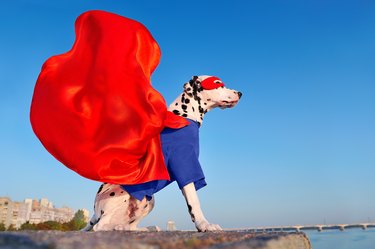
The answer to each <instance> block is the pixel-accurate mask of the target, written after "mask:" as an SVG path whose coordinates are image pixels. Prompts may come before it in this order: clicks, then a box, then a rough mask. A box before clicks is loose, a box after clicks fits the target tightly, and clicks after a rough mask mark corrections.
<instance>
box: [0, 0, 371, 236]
mask: <svg viewBox="0 0 375 249" xmlns="http://www.w3.org/2000/svg"><path fill="white" fill-rule="evenodd" d="M90 9H102V10H107V11H112V12H115V13H117V14H120V15H124V16H127V17H130V18H133V19H136V20H138V21H140V22H142V23H143V24H145V25H146V26H147V27H148V28H149V30H150V31H151V33H152V34H153V36H154V37H155V39H156V40H157V41H158V43H159V45H160V47H161V49H162V60H161V63H160V65H159V67H158V68H157V70H156V71H155V73H154V75H153V78H152V79H153V84H154V86H155V88H157V89H158V90H159V91H160V92H161V93H162V94H163V95H164V97H165V99H166V100H167V102H168V103H170V102H171V101H172V100H173V99H174V98H175V97H176V96H177V95H178V94H179V93H180V92H181V90H182V84H183V83H184V82H186V81H187V80H188V79H189V78H190V77H191V76H192V75H200V74H209V75H217V76H219V77H221V78H222V79H223V81H224V82H226V84H227V85H228V87H230V88H234V89H237V90H240V91H241V92H243V94H244V95H243V98H242V99H241V102H240V103H239V104H238V106H237V107H236V108H234V109H230V110H214V111H212V112H210V113H208V114H207V115H206V117H205V122H204V124H203V127H202V128H201V141H200V142H201V158H200V160H201V163H202V166H203V168H204V172H205V174H206V177H207V182H208V186H207V187H206V188H204V189H202V190H201V191H199V195H200V197H201V202H202V206H203V210H204V212H205V214H206V216H207V218H208V219H209V220H210V221H212V222H216V223H219V224H221V225H222V226H223V227H226V228H230V227H254V226H263V225H289V224H311V223H323V221H324V219H326V221H327V223H351V222H360V221H367V220H368V219H371V220H372V221H373V222H375V198H374V197H375V14H374V13H375V2H374V1H370V0H352V1H345V0H343V1H331V0H318V1H307V0H306V1H299V0H295V1H293V0H286V1H281V0H280V1H276V0H274V1H271V0H262V1H260V0H259V1H245V0H242V1H239V0H232V1H198V0H192V1H162V0H158V1H155V0H153V1H151V0H137V1H128V0H106V1H104V0H102V1H99V0H90V1H83V0H74V1H73V0H55V1H49V0H2V1H1V3H0V30H1V39H0V84H1V90H0V101H1V104H0V117H1V122H0V153H1V156H0V166H1V171H0V172H1V173H0V174H1V175H0V176H1V177H0V196H4V195H5V196H9V197H11V198H12V199H14V200H23V199H24V198H41V197H46V198H48V199H50V200H51V201H53V202H54V203H55V204H56V205H57V206H62V205H68V206H71V207H73V208H87V209H89V210H90V211H92V207H93V200H94V197H95V193H96V191H97V188H98V185H99V184H98V183H96V182H93V181H90V180H87V179H84V178H82V177H80V176H78V175H77V174H75V173H74V172H72V171H70V170H68V169H67V168H65V167H64V166H63V165H61V164H60V163H59V162H57V161H56V160H55V159H54V158H53V157H52V156H50V155H49V154H48V153H47V151H46V150H45V149H44V148H43V147H42V145H41V144H40V142H39V140H38V139H37V138H36V136H35V135H34V134H33V132H32V130H31V126H30V122H29V107H30V101H31V97H32V93H33V88H34V84H35V81H36V79H37V77H38V74H39V72H40V68H41V66H42V64H43V62H44V61H45V60H46V59H47V58H48V57H50V56H52V55H55V54H60V53H63V52H66V51H68V50H69V49H70V47H71V46H72V44H73V41H74V38H75V37H74V21H75V19H76V17H77V16H78V15H79V14H80V13H82V12H84V11H86V10H90ZM169 219H172V220H175V221H176V224H177V227H178V228H184V229H192V228H193V224H192V223H191V221H190V218H189V215H188V213H187V208H186V207H185V202H184V200H183V198H182V196H181V194H180V191H179V190H178V187H177V185H176V184H173V185H172V186H169V187H168V188H166V189H165V190H163V191H162V192H160V193H158V194H157V195H156V207H155V209H154V211H153V212H152V214H151V215H150V216H149V217H147V218H146V220H145V221H144V222H143V225H152V224H156V225H159V226H161V227H163V228H164V227H165V224H166V221H167V220H169Z"/></svg>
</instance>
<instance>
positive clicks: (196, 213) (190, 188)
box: [182, 183, 222, 232]
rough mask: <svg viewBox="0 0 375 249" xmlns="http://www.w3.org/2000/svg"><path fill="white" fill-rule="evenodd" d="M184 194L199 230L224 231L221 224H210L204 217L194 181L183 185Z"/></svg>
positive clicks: (192, 218)
mask: <svg viewBox="0 0 375 249" xmlns="http://www.w3.org/2000/svg"><path fill="white" fill-rule="evenodd" d="M182 194H183V195H184V197H185V200H186V204H187V205H188V208H189V213H190V216H191V220H192V221H193V222H194V223H195V227H196V228H197V229H198V231H199V232H207V231H222V229H221V227H220V226H219V225H216V224H210V223H209V222H208V221H207V220H206V218H205V217H204V215H203V212H202V209H201V206H200V202H199V199H198V195H197V191H196V190H195V186H194V183H189V184H188V185H186V186H185V187H183V188H182Z"/></svg>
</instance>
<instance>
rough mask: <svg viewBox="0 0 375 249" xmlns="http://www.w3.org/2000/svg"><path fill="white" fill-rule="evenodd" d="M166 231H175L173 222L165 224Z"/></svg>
mask: <svg viewBox="0 0 375 249" xmlns="http://www.w3.org/2000/svg"><path fill="white" fill-rule="evenodd" d="M167 231H176V224H175V222H174V221H173V220H170V221H168V222H167Z"/></svg>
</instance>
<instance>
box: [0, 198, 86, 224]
mask: <svg viewBox="0 0 375 249" xmlns="http://www.w3.org/2000/svg"><path fill="white" fill-rule="evenodd" d="M78 210H82V211H83V214H84V216H85V217H86V221H88V220H89V215H90V213H89V211H88V210H87V209H85V208H80V209H78ZM78 210H77V211H78ZM74 214H75V211H74V210H73V209H72V208H70V207H68V206H62V207H59V208H58V207H55V206H54V205H53V203H52V202H51V201H49V200H48V199H47V198H40V199H31V198H25V199H24V201H13V200H12V199H11V198H10V197H8V196H0V223H1V224H4V226H5V227H6V228H9V227H13V228H14V229H19V228H20V227H21V225H22V224H25V223H26V222H29V223H30V224H39V223H42V222H46V221H57V222H60V223H64V222H69V221H70V220H71V219H72V218H73V217H74Z"/></svg>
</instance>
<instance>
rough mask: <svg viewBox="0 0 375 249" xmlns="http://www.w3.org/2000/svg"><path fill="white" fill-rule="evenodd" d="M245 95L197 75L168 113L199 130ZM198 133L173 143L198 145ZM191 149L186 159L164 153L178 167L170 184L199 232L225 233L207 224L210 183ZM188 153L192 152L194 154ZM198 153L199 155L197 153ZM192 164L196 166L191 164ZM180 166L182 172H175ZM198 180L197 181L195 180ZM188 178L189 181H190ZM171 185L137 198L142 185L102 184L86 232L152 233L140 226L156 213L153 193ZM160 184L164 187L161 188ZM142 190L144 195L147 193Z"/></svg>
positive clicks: (183, 154) (210, 77)
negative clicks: (203, 200)
mask: <svg viewBox="0 0 375 249" xmlns="http://www.w3.org/2000/svg"><path fill="white" fill-rule="evenodd" d="M241 96H242V93H241V92H238V91H235V90H232V89H228V88H226V87H225V85H224V83H223V82H222V81H221V80H220V79H219V78H217V77H214V76H207V75H204V76H193V77H192V79H191V80H190V81H189V82H187V83H185V84H184V91H183V92H182V93H181V94H180V95H179V96H178V97H177V98H176V100H175V101H174V102H172V104H171V105H170V106H169V108H168V110H169V111H171V112H173V113H174V114H175V115H179V116H182V117H184V118H186V119H188V120H190V122H191V125H189V126H191V127H193V128H194V127H196V129H198V128H199V127H200V126H201V125H202V123H203V118H204V115H205V114H206V113H207V112H208V111H210V110H212V109H213V108H215V107H219V108H222V109H225V108H232V107H234V106H235V105H236V104H237V103H238V101H239V100H240V98H241ZM193 128H189V129H193ZM182 129H183V128H181V131H179V132H182ZM163 132H164V131H163ZM168 133H171V131H167V134H165V136H166V138H165V139H163V133H162V134H161V140H162V145H164V142H165V143H166V144H168V137H167V136H168V135H169V134H168ZM181 134H182V133H181ZM194 134H195V133H194ZM194 134H193V135H190V134H188V135H187V136H186V138H187V139H186V140H190V141H185V139H180V137H177V138H172V139H170V140H178V144H177V145H175V146H182V147H181V148H185V147H183V146H185V144H186V143H189V144H190V143H195V142H196V143H198V141H191V140H199V138H198V136H195V135H194ZM182 135H183V134H182ZM174 142H176V141H174ZM174 142H173V143H171V144H170V145H171V146H172V147H173V146H174ZM189 146H190V145H189ZM188 148H189V149H188V150H186V149H184V150H182V151H184V152H182V155H181V158H182V159H181V158H179V159H178V160H177V159H173V158H172V159H173V160H172V159H167V158H166V155H167V154H164V159H165V161H166V162H169V161H171V162H172V163H174V164H175V165H173V164H172V163H171V164H172V166H169V164H168V167H167V168H168V171H169V173H170V175H171V181H170V182H172V181H174V180H176V181H177V183H178V185H179V187H180V189H181V191H182V194H183V196H184V198H185V200H186V203H187V206H188V210H189V214H190V216H191V219H192V221H193V223H195V227H196V228H197V230H198V231H200V232H206V231H221V230H222V228H221V227H220V226H219V225H216V224H212V223H210V222H208V221H207V219H206V218H205V216H204V214H203V212H202V209H201V207H200V201H199V198H198V195H197V190H198V189H199V188H201V187H203V186H205V185H206V184H205V181H204V176H203V173H202V171H201V168H200V165H199V162H198V159H197V158H198V150H199V149H197V148H198V147H195V148H190V147H188ZM162 149H163V153H164V150H165V148H164V147H163V148H162ZM172 149H173V148H172ZM172 151H173V152H172V154H173V153H175V154H176V158H178V155H177V154H178V153H181V152H178V150H172ZM180 151H181V150H180ZM186 151H192V153H188V152H186ZM194 151H195V152H196V153H194ZM192 157H196V158H192ZM190 161H191V162H192V163H190ZM186 162H187V163H186ZM180 165H182V166H180ZM194 165H195V166H194ZM179 167H180V169H174V168H179ZM189 167H195V169H193V168H192V169H189ZM194 171H196V172H198V173H192V176H185V175H186V174H190V172H194ZM194 177H195V178H196V179H194ZM184 178H187V179H188V180H186V179H184ZM170 182H167V181H164V182H162V181H160V183H155V184H156V185H155V184H154V186H158V187H154V191H153V192H151V193H150V194H149V196H147V195H146V196H144V195H140V196H137V191H138V189H141V190H142V189H143V187H144V186H143V185H142V184H140V186H127V185H115V184H108V183H104V184H102V185H101V186H100V188H99V191H98V193H97V195H96V198H95V205H94V215H93V217H92V218H91V220H90V222H89V223H88V225H87V226H86V227H85V228H84V229H83V231H89V230H91V229H93V230H94V231H109V230H130V231H148V230H150V229H148V228H138V227H137V225H138V223H139V222H140V221H141V220H142V219H143V218H144V217H145V216H146V215H148V214H149V213H150V212H151V211H152V209H153V207H154V203H155V202H154V196H153V193H156V192H157V191H159V190H160V189H162V188H164V187H165V186H166V185H168V184H169V183H170ZM160 184H161V187H160V186H159V185H160ZM145 188H146V189H147V188H149V186H146V187H145ZM134 189H135V190H134ZM132 191H133V192H132ZM142 191H143V190H142ZM142 191H141V193H143V192H142ZM159 230H160V229H159Z"/></svg>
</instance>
